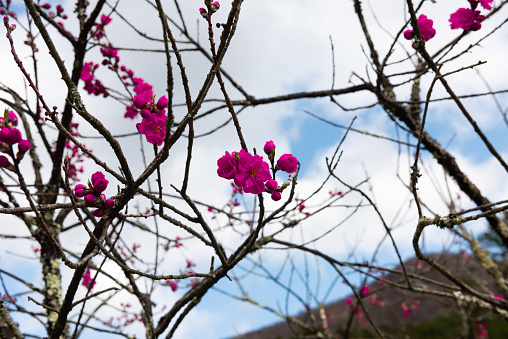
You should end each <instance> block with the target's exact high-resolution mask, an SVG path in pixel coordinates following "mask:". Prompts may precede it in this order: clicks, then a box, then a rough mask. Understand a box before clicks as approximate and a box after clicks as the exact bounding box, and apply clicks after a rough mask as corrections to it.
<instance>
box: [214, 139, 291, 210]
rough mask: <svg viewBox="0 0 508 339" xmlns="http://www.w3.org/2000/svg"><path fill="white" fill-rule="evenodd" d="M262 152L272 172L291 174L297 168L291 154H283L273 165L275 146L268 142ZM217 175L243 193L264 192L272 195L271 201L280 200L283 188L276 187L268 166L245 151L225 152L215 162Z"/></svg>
mask: <svg viewBox="0 0 508 339" xmlns="http://www.w3.org/2000/svg"><path fill="white" fill-rule="evenodd" d="M263 150H264V152H265V153H266V154H267V155H268V159H269V160H270V163H271V164H272V166H271V167H272V171H273V173H274V175H275V172H277V171H278V170H282V171H284V172H286V173H293V172H295V171H296V170H297V168H298V160H297V159H296V158H295V157H294V156H292V155H291V154H283V155H282V156H281V157H280V158H279V160H278V161H277V164H276V165H274V159H275V144H274V143H273V141H271V140H270V141H268V142H267V143H266V144H265V146H264V147H263ZM217 166H218V168H217V174H218V175H219V176H220V177H221V178H224V179H233V180H234V183H235V185H236V186H237V187H238V188H241V189H242V190H243V191H244V192H245V193H251V194H261V193H263V192H265V191H267V192H268V193H271V194H272V199H273V200H275V201H278V200H280V199H281V192H282V191H283V190H284V189H285V187H280V188H279V187H278V184H277V181H276V180H274V179H273V178H272V175H271V174H270V166H269V165H268V163H266V162H265V161H264V160H263V157H261V156H259V155H252V154H250V153H249V152H247V151H245V150H243V149H242V150H241V151H240V152H232V153H229V152H226V153H225V154H224V156H222V157H221V158H219V160H217Z"/></svg>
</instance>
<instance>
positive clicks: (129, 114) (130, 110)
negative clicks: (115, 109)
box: [124, 105, 138, 119]
mask: <svg viewBox="0 0 508 339" xmlns="http://www.w3.org/2000/svg"><path fill="white" fill-rule="evenodd" d="M137 116H138V110H137V109H136V106H134V105H130V106H127V108H126V110H125V115H124V117H126V118H129V119H134V118H135V117H137Z"/></svg>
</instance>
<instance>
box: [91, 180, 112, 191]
mask: <svg viewBox="0 0 508 339" xmlns="http://www.w3.org/2000/svg"><path fill="white" fill-rule="evenodd" d="M108 184H109V181H108V180H106V179H98V180H96V181H95V183H94V184H93V189H94V190H96V191H97V192H99V193H101V192H104V191H105V190H106V188H107V187H108Z"/></svg>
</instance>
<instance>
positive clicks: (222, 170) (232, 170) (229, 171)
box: [217, 151, 236, 179]
mask: <svg viewBox="0 0 508 339" xmlns="http://www.w3.org/2000/svg"><path fill="white" fill-rule="evenodd" d="M217 166H218V168H217V174H218V175H219V177H221V178H224V179H234V178H235V176H236V160H235V158H234V157H233V155H232V154H231V153H229V152H227V151H226V153H225V154H224V155H223V156H222V157H220V158H219V160H217Z"/></svg>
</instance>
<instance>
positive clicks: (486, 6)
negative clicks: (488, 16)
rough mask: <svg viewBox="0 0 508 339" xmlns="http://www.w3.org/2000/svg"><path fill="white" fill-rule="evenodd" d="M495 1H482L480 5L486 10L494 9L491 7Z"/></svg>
mask: <svg viewBox="0 0 508 339" xmlns="http://www.w3.org/2000/svg"><path fill="white" fill-rule="evenodd" d="M492 1H494V0H480V5H482V7H483V8H485V9H489V10H490V9H492V6H491V5H490V4H491V3H492Z"/></svg>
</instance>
